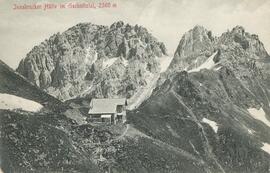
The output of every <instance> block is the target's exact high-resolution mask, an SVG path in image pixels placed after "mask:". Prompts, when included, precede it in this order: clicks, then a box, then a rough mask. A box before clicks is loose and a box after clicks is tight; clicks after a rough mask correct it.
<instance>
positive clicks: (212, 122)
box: [202, 118, 218, 133]
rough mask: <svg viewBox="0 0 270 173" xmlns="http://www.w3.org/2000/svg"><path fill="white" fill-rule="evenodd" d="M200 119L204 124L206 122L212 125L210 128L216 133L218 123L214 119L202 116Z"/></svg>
mask: <svg viewBox="0 0 270 173" xmlns="http://www.w3.org/2000/svg"><path fill="white" fill-rule="evenodd" d="M202 121H203V122H204V123H206V124H208V125H209V126H211V127H212V129H213V130H214V132H215V133H217V131H218V125H217V123H216V122H215V121H212V120H209V119H207V118H203V119H202Z"/></svg>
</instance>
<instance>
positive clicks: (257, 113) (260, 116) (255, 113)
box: [248, 108, 270, 127]
mask: <svg viewBox="0 0 270 173" xmlns="http://www.w3.org/2000/svg"><path fill="white" fill-rule="evenodd" d="M248 112H249V114H250V115H251V116H252V117H253V118H255V119H257V120H260V121H262V122H263V123H264V124H266V125H267V126H269V127H270V122H269V120H268V119H266V117H265V112H264V110H263V108H260V109H259V110H258V109H256V108H249V109H248Z"/></svg>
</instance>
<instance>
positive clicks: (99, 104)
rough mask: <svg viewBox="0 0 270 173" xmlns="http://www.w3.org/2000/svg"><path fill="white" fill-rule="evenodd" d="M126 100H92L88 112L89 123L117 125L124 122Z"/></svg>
mask: <svg viewBox="0 0 270 173" xmlns="http://www.w3.org/2000/svg"><path fill="white" fill-rule="evenodd" d="M126 107H127V99H125V98H121V99H109V98H106V99H92V100H91V102H90V109H89V112H88V115H89V119H90V121H91V122H97V123H107V124H117V123H124V122H125V121H126Z"/></svg>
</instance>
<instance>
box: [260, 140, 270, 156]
mask: <svg viewBox="0 0 270 173" xmlns="http://www.w3.org/2000/svg"><path fill="white" fill-rule="evenodd" d="M261 149H262V150H263V151H265V152H267V153H268V154H270V144H268V143H264V142H263V146H262V147H261Z"/></svg>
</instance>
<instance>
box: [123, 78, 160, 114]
mask: <svg viewBox="0 0 270 173" xmlns="http://www.w3.org/2000/svg"><path fill="white" fill-rule="evenodd" d="M158 79H159V75H153V74H152V73H149V77H148V78H147V81H150V82H149V83H147V85H146V86H145V87H141V88H140V89H139V90H138V91H137V92H136V93H135V94H134V95H133V96H132V97H131V98H130V99H129V101H128V102H129V103H128V107H127V109H128V110H133V109H135V108H137V107H138V106H139V105H140V104H141V103H142V102H143V101H144V100H146V99H147V98H149V97H150V96H151V94H152V92H153V90H154V88H155V87H156V83H157V81H158Z"/></svg>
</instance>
